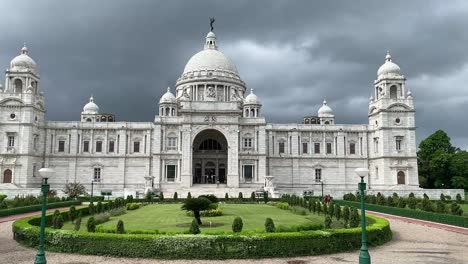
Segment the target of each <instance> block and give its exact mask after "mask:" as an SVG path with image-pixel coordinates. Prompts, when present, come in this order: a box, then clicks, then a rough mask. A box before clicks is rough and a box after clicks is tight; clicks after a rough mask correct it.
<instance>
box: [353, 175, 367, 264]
mask: <svg viewBox="0 0 468 264" xmlns="http://www.w3.org/2000/svg"><path fill="white" fill-rule="evenodd" d="M354 172H356V174H357V175H358V176H359V177H361V182H360V183H359V184H358V186H359V191H361V230H362V231H361V233H362V236H361V250H360V253H359V264H370V263H371V258H370V255H369V251H368V250H367V239H366V206H365V203H364V191H365V190H366V183H365V182H364V177H366V176H367V175H369V170H368V169H366V168H357V169H356V170H354Z"/></svg>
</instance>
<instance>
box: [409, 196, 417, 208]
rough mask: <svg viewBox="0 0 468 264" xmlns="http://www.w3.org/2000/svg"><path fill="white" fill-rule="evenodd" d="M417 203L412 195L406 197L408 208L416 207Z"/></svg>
mask: <svg viewBox="0 0 468 264" xmlns="http://www.w3.org/2000/svg"><path fill="white" fill-rule="evenodd" d="M417 204H418V200H416V198H415V197H414V196H410V197H408V208H410V209H413V210H414V209H416V205H417Z"/></svg>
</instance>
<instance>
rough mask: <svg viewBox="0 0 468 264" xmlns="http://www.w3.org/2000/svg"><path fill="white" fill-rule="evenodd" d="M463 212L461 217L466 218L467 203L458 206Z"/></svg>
mask: <svg viewBox="0 0 468 264" xmlns="http://www.w3.org/2000/svg"><path fill="white" fill-rule="evenodd" d="M459 205H460V207H461V209H462V210H463V216H468V203H464V204H459Z"/></svg>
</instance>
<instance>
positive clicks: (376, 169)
mask: <svg viewBox="0 0 468 264" xmlns="http://www.w3.org/2000/svg"><path fill="white" fill-rule="evenodd" d="M375 178H376V179H378V178H379V167H377V166H376V167H375Z"/></svg>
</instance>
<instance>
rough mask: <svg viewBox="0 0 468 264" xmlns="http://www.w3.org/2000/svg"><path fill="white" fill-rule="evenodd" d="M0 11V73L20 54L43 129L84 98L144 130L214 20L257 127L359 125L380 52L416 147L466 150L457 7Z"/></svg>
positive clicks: (467, 37) (195, 4)
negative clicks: (35, 67) (258, 118)
mask: <svg viewBox="0 0 468 264" xmlns="http://www.w3.org/2000/svg"><path fill="white" fill-rule="evenodd" d="M0 10H2V15H1V16H0V65H3V67H4V68H7V67H8V62H9V61H10V60H11V58H13V57H14V56H16V54H17V53H18V51H19V49H20V48H21V45H22V43H23V42H27V45H28V47H29V49H30V54H31V56H32V57H33V58H34V59H35V60H36V62H37V63H38V64H39V70H40V74H41V85H42V88H43V89H44V91H45V93H46V103H47V109H48V119H49V120H77V119H78V117H79V114H80V112H81V109H82V107H83V105H84V104H85V102H86V101H87V100H88V98H89V96H90V94H94V96H95V99H96V101H97V103H98V104H99V106H100V108H101V111H104V112H111V113H115V114H116V115H117V118H118V120H128V121H151V120H153V117H154V115H155V113H156V112H157V103H158V100H159V97H160V96H161V95H162V94H163V93H164V91H165V89H166V87H167V86H171V87H173V85H174V83H175V81H176V79H177V78H178V76H179V75H180V73H181V72H182V71H183V68H184V65H185V63H186V62H187V61H188V59H189V58H190V56H191V55H193V54H194V53H195V52H197V51H199V50H200V49H201V48H202V45H203V40H204V36H205V34H206V33H207V31H208V29H209V24H208V17H210V16H215V17H216V23H215V32H216V33H217V36H218V42H219V46H220V49H221V50H222V51H224V52H225V53H226V54H227V55H229V56H230V57H231V58H232V59H233V61H234V62H235V63H236V64H237V67H238V69H239V71H240V74H241V77H242V78H243V79H244V81H246V83H247V85H248V87H252V88H255V93H256V94H257V95H258V96H259V97H260V99H261V100H262V103H263V112H264V115H265V116H266V117H267V119H268V121H271V122H276V121H277V122H298V121H300V120H301V117H302V116H303V115H306V114H315V113H316V111H317V110H318V108H319V107H320V105H321V102H322V100H323V99H324V98H326V99H327V101H328V102H329V105H330V106H332V107H333V109H334V110H335V115H336V116H337V121H339V122H340V123H367V104H368V98H369V96H370V95H371V93H372V91H373V88H372V85H373V81H374V79H375V78H376V71H377V69H378V67H379V66H380V65H381V64H382V63H383V61H384V56H385V52H386V50H387V49H389V50H391V53H392V55H393V58H394V61H395V62H396V63H398V64H399V65H400V67H401V68H402V70H403V71H404V73H405V75H406V77H407V78H408V82H407V87H408V88H409V89H411V91H412V92H413V95H414V98H415V105H416V107H417V116H416V120H417V125H418V139H419V140H420V139H422V138H424V137H426V136H427V135H428V134H429V133H432V132H433V131H435V130H437V129H439V128H440V129H444V130H446V131H448V133H449V135H450V136H452V138H453V140H454V142H455V144H457V145H459V146H462V147H468V143H467V141H466V140H467V138H466V133H464V131H467V130H468V122H466V121H467V120H466V117H465V115H464V114H463V113H464V112H465V111H466V109H467V105H468V89H466V88H465V87H464V86H465V84H466V83H468V63H467V62H468V49H467V48H466V43H468V31H466V30H465V29H466V25H467V24H468V3H466V2H465V1H450V5H449V4H447V3H445V2H443V1H386V2H384V1H370V0H369V1H149V0H148V1H115V0H112V1H111V0H107V1H58V0H57V1H20V2H17V1H2V2H1V3H0ZM2 82H3V81H2Z"/></svg>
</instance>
